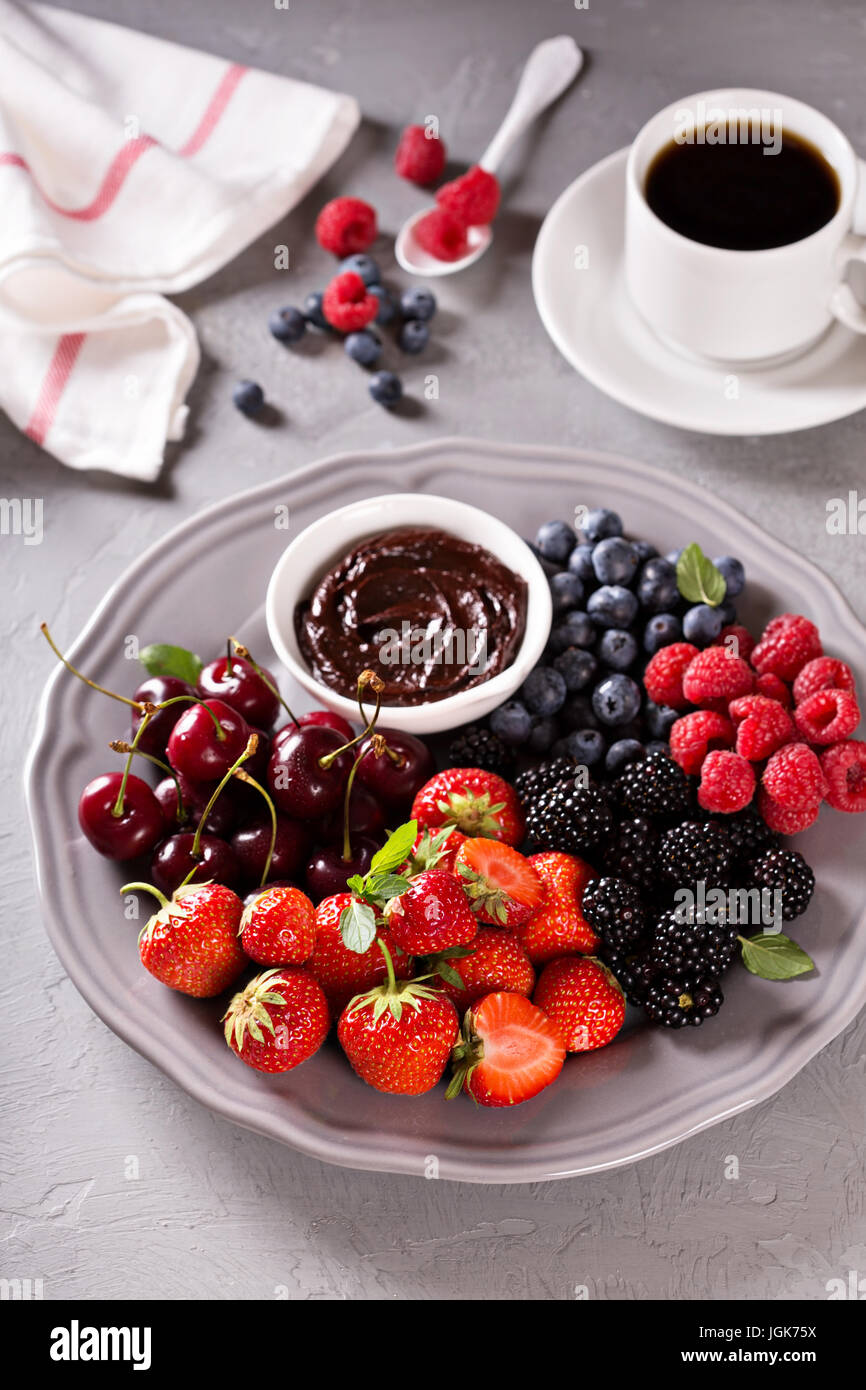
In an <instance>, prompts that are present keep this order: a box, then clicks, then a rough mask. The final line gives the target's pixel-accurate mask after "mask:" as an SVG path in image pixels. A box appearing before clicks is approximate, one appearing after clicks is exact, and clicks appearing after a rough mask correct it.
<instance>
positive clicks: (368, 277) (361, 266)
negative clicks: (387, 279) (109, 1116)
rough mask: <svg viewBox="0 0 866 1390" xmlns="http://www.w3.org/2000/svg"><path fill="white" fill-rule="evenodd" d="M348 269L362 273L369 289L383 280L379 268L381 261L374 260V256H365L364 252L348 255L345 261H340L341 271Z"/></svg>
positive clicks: (361, 275) (356, 273)
mask: <svg viewBox="0 0 866 1390" xmlns="http://www.w3.org/2000/svg"><path fill="white" fill-rule="evenodd" d="M347 270H350V271H352V272H353V273H354V274H355V275H360V277H361V279H362V280H363V281H364V284H365V285H366V286H367V288H368V289H370V288H371V287H372V286H373V285H379V284H381V282H382V272H381V270H380V269H379V263H378V261H374V260H373V257H372V256H365V255H363V254H358V255H355V256H347V257H346V259H345V260H344V261H341V262H340V271H341V273H343V272H345V271H347Z"/></svg>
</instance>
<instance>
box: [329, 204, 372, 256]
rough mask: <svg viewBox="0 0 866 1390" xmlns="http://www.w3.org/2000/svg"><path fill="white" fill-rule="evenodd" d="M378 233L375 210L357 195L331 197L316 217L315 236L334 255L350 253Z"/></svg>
mask: <svg viewBox="0 0 866 1390" xmlns="http://www.w3.org/2000/svg"><path fill="white" fill-rule="evenodd" d="M378 234H379V228H378V226H377V223H376V212H375V209H374V208H371V207H370V204H369V203H365V202H363V200H362V199H361V198H332V199H331V201H330V203H326V204H325V206H324V207H323V208H322V211H321V212H320V213H319V215H318V217H317V218H316V240H317V241H318V243H319V245H320V246H321V247H322V248H323V250H325V251H333V253H334V255H335V256H354V255H355V253H356V252H358V251H366V250H367V248H368V247H370V246H372V245H373V242H374V241H375V240H376V237H377V236H378Z"/></svg>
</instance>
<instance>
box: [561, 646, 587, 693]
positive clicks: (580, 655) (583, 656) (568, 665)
mask: <svg viewBox="0 0 866 1390" xmlns="http://www.w3.org/2000/svg"><path fill="white" fill-rule="evenodd" d="M553 666H554V669H555V670H556V671H559V673H560V675H561V676H562V677H563V679H564V680H565V687H566V689H567V690H568V692H569V693H570V694H571V693H573V692H574V691H576V690H583V689H584V687H585V686H587V685H589V683H590V681H591V680H592V679H593V678H594V676H595V675H596V672H597V671H598V662H597V661H596V659H595V657H594V656H593V654H592V652H587V651H584V650H583V648H582V647H566V649H565V651H564V652H560V654H559V656H557V657H554V660H553Z"/></svg>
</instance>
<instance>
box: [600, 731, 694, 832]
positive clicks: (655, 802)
mask: <svg viewBox="0 0 866 1390" xmlns="http://www.w3.org/2000/svg"><path fill="white" fill-rule="evenodd" d="M613 787H614V792H615V796H616V798H617V802H618V804H619V805H620V806H621V808H622V810H623V811H624V812H625V813H626V815H629V816H646V817H647V819H648V820H651V821H657V822H659V823H660V824H664V825H668V824H670V823H671V821H681V820H684V819H685V818H686V816H687V815H688V814H689V811H690V809H691V796H690V793H689V786H688V782H687V780H686V774H685V773H684V772H683V770H682V768H681V767H679V766H678V765H677V763H675V762H674V761H673V759H672V758H670V757H668V756H667V754H666V753H662V752H661V751H659V750H654V751H653V752H648V753H647V755H646V757H645V758H643V759H642V760H641V761H640V762H636V763H629V765H628V767H627V768H626V769H625V771H624V772H621V773H620V775H619V777H617V779H616V781H615V782H614V783H613Z"/></svg>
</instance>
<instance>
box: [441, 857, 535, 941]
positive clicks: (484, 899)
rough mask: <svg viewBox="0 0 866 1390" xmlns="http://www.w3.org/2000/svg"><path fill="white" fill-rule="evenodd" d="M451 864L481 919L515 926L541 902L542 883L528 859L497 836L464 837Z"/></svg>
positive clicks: (528, 917) (497, 924)
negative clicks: (485, 838)
mask: <svg viewBox="0 0 866 1390" xmlns="http://www.w3.org/2000/svg"><path fill="white" fill-rule="evenodd" d="M455 867H456V869H457V873H458V874H459V876H460V879H461V882H462V883H463V887H464V888H465V890H466V892H467V894H468V896H469V901H470V903H471V905H472V908H473V910H474V911H475V912H476V913H477V914H478V916H479V917H480V918H481V921H482V922H491V923H492V924H493V925H494V926H497V927H519V926H520V925H521V924H522V923H524V922H528V921H529V919H530V917H531V916H532V914H533V913H534V912H536V911H537V910H538V908H539V907H540V906H541V903H542V899H543V897H544V885H543V884H542V882H541V879H540V878H539V877H538V874H537V873H536V872H535V869H534V868H533V867H532V865H531V863H530V861H529V860H528V859H526V858H525V856H524V855H522V854H518V852H517V850H516V849H512V848H511V846H510V845H505V844H502V843H501V841H499V840H484V839H477V838H473V839H469V840H466V841H465V842H464V844H462V845H461V846H460V849H459V851H458V853H457V858H456V860H455Z"/></svg>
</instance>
